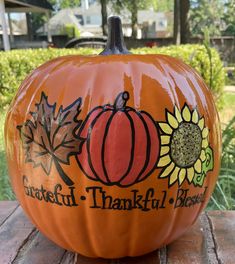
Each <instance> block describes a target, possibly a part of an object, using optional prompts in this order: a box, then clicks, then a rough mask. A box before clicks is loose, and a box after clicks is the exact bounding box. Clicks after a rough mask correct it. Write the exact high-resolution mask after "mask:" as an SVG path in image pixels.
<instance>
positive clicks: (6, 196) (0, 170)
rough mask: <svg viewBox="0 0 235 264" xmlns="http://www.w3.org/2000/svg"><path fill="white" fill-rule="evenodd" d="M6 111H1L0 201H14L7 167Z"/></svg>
mask: <svg viewBox="0 0 235 264" xmlns="http://www.w3.org/2000/svg"><path fill="white" fill-rule="evenodd" d="M5 114H6V113H5V111H0V200H12V199H13V198H14V195H13V193H12V191H11V187H10V183H9V179H8V173H7V166H6V157H5V150H4V132H3V130H4V121H5Z"/></svg>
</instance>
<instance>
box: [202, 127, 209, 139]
mask: <svg viewBox="0 0 235 264" xmlns="http://www.w3.org/2000/svg"><path fill="white" fill-rule="evenodd" d="M208 134H209V130H208V128H207V127H205V128H204V129H203V130H202V137H203V138H206V137H207V136H208Z"/></svg>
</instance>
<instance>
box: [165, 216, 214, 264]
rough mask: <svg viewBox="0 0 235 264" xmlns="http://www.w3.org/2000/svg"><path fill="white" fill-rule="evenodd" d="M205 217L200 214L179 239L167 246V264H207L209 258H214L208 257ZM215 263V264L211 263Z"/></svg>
mask: <svg viewBox="0 0 235 264" xmlns="http://www.w3.org/2000/svg"><path fill="white" fill-rule="evenodd" d="M205 221H206V219H205V216H204V215H203V214H202V215H201V217H200V218H199V220H197V222H196V223H195V224H194V225H193V226H192V227H191V228H190V229H189V230H188V231H187V232H186V233H185V234H183V235H182V236H181V237H180V238H178V239H177V240H176V241H174V242H173V243H171V244H170V245H168V247H167V256H168V260H167V263H169V264H171V263H172V264H188V263H197V264H200V263H201V264H204V263H208V259H209V258H212V257H213V258H214V259H215V261H216V257H214V256H209V255H208V249H206V247H209V248H210V247H211V245H210V243H208V242H207V239H208V238H209V234H208V232H210V228H209V230H208V228H206V225H207V222H205ZM211 263H213V264H214V263H217V262H211Z"/></svg>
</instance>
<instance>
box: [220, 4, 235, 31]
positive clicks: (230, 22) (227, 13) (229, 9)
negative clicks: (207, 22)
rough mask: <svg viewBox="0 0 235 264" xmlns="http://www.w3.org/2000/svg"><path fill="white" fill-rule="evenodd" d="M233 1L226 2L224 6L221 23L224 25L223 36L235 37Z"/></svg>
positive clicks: (234, 6) (234, 8) (234, 5)
mask: <svg viewBox="0 0 235 264" xmlns="http://www.w3.org/2000/svg"><path fill="white" fill-rule="evenodd" d="M234 11H235V0H227V1H226V2H225V5H224V14H223V17H222V19H223V21H224V23H225V30H224V31H223V35H229V36H231V35H233V36H234V35H235V16H234Z"/></svg>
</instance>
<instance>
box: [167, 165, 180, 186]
mask: <svg viewBox="0 0 235 264" xmlns="http://www.w3.org/2000/svg"><path fill="white" fill-rule="evenodd" d="M179 170H180V168H179V167H175V169H174V170H173V172H172V173H171V176H170V181H169V183H170V185H172V184H173V183H174V182H176V181H177V179H178V174H179Z"/></svg>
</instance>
